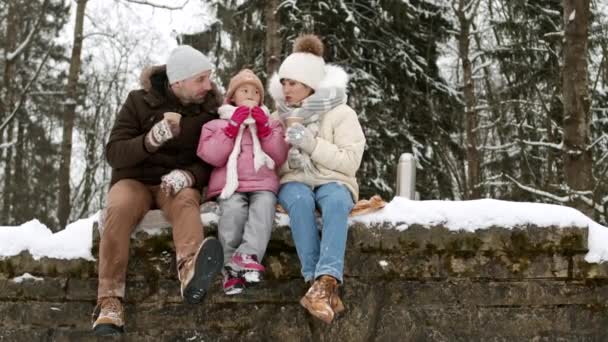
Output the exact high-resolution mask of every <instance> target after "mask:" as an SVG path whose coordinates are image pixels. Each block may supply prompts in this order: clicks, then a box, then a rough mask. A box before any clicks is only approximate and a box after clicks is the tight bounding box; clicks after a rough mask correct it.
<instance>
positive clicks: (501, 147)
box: [479, 142, 516, 151]
mask: <svg viewBox="0 0 608 342" xmlns="http://www.w3.org/2000/svg"><path fill="white" fill-rule="evenodd" d="M515 144H516V143H514V142H510V143H506V144H503V145H493V146H489V145H482V146H479V150H488V151H498V150H505V149H508V148H509V147H513V146H515Z"/></svg>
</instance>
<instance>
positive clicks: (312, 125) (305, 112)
mask: <svg viewBox="0 0 608 342" xmlns="http://www.w3.org/2000/svg"><path fill="white" fill-rule="evenodd" d="M347 100H348V96H347V95H346V89H344V88H337V87H331V88H320V89H317V90H316V91H315V93H314V94H312V95H311V96H309V97H307V98H306V99H304V100H303V101H302V103H301V105H300V106H299V107H292V106H288V105H287V103H285V100H284V99H282V100H278V101H277V110H278V112H279V117H280V118H281V120H283V121H285V119H286V118H288V117H294V116H297V117H301V118H304V126H306V128H308V129H309V130H310V131H311V132H312V134H313V135H314V136H315V137H316V136H317V134H318V133H319V121H320V118H321V116H322V115H323V114H325V113H327V112H329V111H330V110H332V109H334V108H336V107H338V106H339V105H342V104H345V103H346V101H347ZM291 148H292V149H293V148H296V147H291ZM299 155H300V156H301V158H302V165H304V167H303V169H304V171H305V172H314V170H315V169H316V168H315V166H314V165H313V163H312V161H311V160H310V156H309V155H308V154H306V153H299Z"/></svg>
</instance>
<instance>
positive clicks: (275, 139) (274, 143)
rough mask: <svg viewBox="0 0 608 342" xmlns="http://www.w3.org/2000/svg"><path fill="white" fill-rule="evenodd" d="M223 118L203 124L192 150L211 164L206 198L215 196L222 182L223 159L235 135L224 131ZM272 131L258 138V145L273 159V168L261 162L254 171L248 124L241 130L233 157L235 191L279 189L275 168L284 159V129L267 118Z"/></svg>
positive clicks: (287, 148)
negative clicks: (235, 177)
mask: <svg viewBox="0 0 608 342" xmlns="http://www.w3.org/2000/svg"><path fill="white" fill-rule="evenodd" d="M226 125H228V121H227V120H222V119H216V120H213V121H209V122H208V123H206V124H205V125H204V126H203V129H202V131H201V138H200V141H199V143H198V149H197V151H196V154H197V155H198V156H199V158H201V159H203V160H204V161H206V162H207V163H209V164H210V165H212V166H213V167H214V169H213V171H212V172H211V179H210V180H209V187H208V189H207V199H211V198H213V197H215V196H218V195H219V194H220V193H221V192H222V189H223V188H224V185H225V184H226V163H227V162H228V157H229V156H230V152H232V149H233V147H234V142H235V139H232V138H229V137H228V136H226V134H224V130H223V129H224V127H226ZM270 127H271V128H272V133H270V135H269V136H267V137H265V138H259V139H260V145H261V146H262V149H263V150H264V152H266V154H268V156H270V158H272V159H273V160H274V162H275V169H274V170H271V169H269V168H268V167H266V166H262V167H261V168H260V170H259V171H258V172H257V173H256V172H255V169H254V168H253V140H252V138H251V133H250V131H249V129H248V128H246V129H245V131H244V132H243V139H242V141H241V154H240V155H239V157H238V161H237V165H238V168H237V172H238V177H239V187H238V188H237V189H236V191H237V192H251V191H261V190H266V191H272V192H274V193H275V194H276V193H277V192H278V190H279V176H278V175H277V171H278V169H279V168H280V167H281V165H282V164H283V163H284V162H285V160H286V159H287V151H288V150H289V146H288V144H287V143H286V142H285V131H284V128H283V125H281V123H280V122H279V121H278V120H274V119H270Z"/></svg>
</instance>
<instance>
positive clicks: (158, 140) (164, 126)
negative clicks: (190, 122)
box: [144, 112, 182, 152]
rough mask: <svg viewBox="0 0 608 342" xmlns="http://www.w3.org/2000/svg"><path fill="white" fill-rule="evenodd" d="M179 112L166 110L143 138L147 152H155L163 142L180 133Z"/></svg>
mask: <svg viewBox="0 0 608 342" xmlns="http://www.w3.org/2000/svg"><path fill="white" fill-rule="evenodd" d="M181 118H182V116H181V114H178V113H174V112H166V113H165V114H164V119H162V120H160V121H159V122H157V123H156V124H155V125H154V126H152V129H150V132H148V134H146V137H145V138H144V144H145V146H146V150H148V152H156V150H158V148H159V147H161V146H162V145H163V144H164V143H166V142H167V141H169V140H170V139H173V138H175V137H177V136H178V135H179V133H180V126H179V124H180V121H181Z"/></svg>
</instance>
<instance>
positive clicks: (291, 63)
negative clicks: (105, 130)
mask: <svg viewBox="0 0 608 342" xmlns="http://www.w3.org/2000/svg"><path fill="white" fill-rule="evenodd" d="M323 49H324V47H323V43H321V41H320V39H319V38H318V37H317V36H314V35H305V36H302V37H300V38H298V39H297V40H296V42H295V44H294V53H292V54H291V55H290V56H288V57H287V58H286V59H285V61H284V62H283V63H282V64H281V66H280V68H279V72H278V75H274V76H273V77H272V79H271V81H270V92H271V95H272V96H273V98H274V99H275V101H276V103H277V107H278V111H279V115H280V117H281V118H282V119H284V121H285V122H287V125H288V126H289V127H287V130H286V133H285V135H286V137H285V138H286V141H287V142H288V143H289V144H290V145H291V148H290V151H289V153H288V160H287V163H285V164H284V165H283V167H282V168H281V170H280V176H281V188H280V190H279V203H280V204H281V206H282V207H283V208H284V209H285V210H287V212H288V214H289V218H290V226H291V231H292V235H293V239H294V242H295V245H296V250H297V252H298V257H299V258H300V263H301V266H302V275H303V276H304V279H305V281H307V282H311V283H312V286H311V287H310V289H309V290H308V292H306V295H305V296H304V297H303V298H302V299H301V300H300V303H301V304H302V306H304V307H305V308H306V309H307V310H308V311H309V312H310V313H311V314H312V315H313V316H315V317H317V318H319V319H321V320H323V321H324V322H326V323H331V322H332V321H333V319H334V316H335V315H336V314H337V313H339V312H341V311H342V310H344V306H343V305H342V301H341V300H340V298H339V296H338V286H339V285H340V284H342V282H343V268H344V252H345V248H346V237H347V232H348V215H349V213H350V210H351V209H352V207H353V205H354V202H356V201H357V198H358V191H359V188H358V185H357V180H356V178H355V175H356V173H357V170H358V169H359V166H360V164H361V157H362V155H363V150H364V147H365V136H364V135H363V130H362V129H361V125H360V124H359V120H358V119H357V114H356V113H355V111H354V110H353V109H351V108H350V107H349V106H348V105H346V99H347V98H346V86H347V83H348V76H347V75H346V72H345V71H344V70H343V69H342V68H340V67H337V66H332V65H326V64H325V62H324V60H323V57H322V56H323ZM294 118H300V119H294ZM294 121H295V122H296V123H293V124H292V122H294ZM297 121H301V123H300V122H297ZM317 208H318V209H319V210H320V212H321V216H322V219H323V228H322V233H321V236H319V231H318V230H317V226H316V223H315V209H317Z"/></svg>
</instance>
